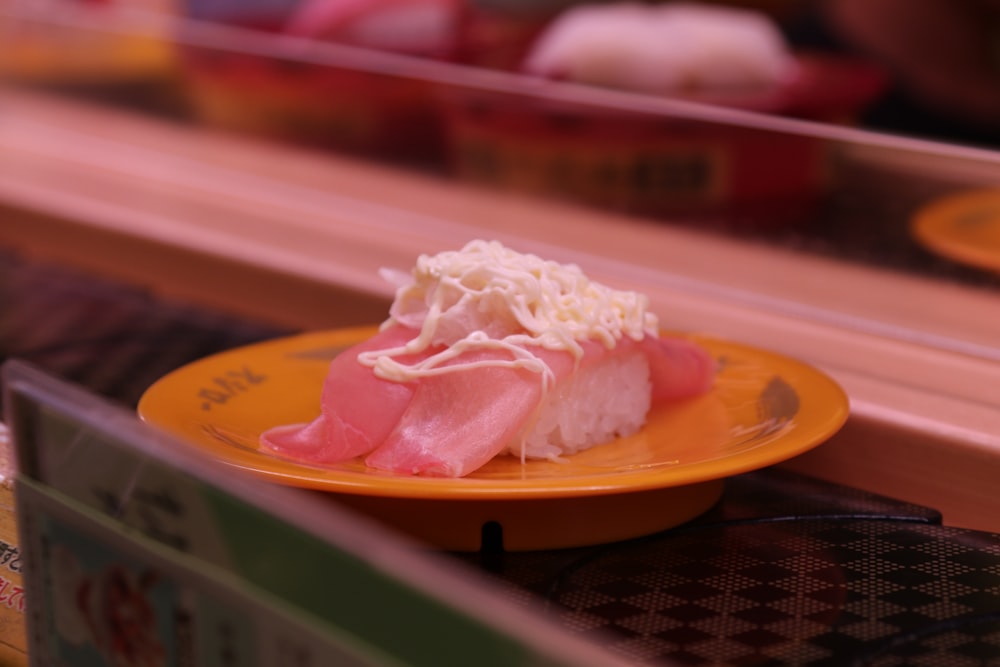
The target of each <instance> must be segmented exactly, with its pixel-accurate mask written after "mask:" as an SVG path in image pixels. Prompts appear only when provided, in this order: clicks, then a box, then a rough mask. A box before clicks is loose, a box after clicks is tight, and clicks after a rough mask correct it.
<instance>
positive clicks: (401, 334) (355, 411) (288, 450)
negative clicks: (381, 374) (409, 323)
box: [261, 326, 431, 463]
mask: <svg viewBox="0 0 1000 667" xmlns="http://www.w3.org/2000/svg"><path fill="white" fill-rule="evenodd" d="M416 335H417V332H416V331H415V330H413V329H410V328H407V327H403V326H394V327H391V328H389V329H386V330H385V331H381V332H379V333H377V334H376V335H375V336H373V337H372V338H369V339H368V340H366V341H364V342H362V343H359V344H357V345H355V346H353V347H351V348H349V349H347V350H345V351H344V352H342V353H340V354H339V355H337V356H336V357H335V358H334V359H333V360H332V361H331V362H330V367H329V369H328V372H327V375H326V379H325V381H324V382H323V391H322V394H321V398H320V409H321V413H320V415H319V416H318V417H317V418H316V419H314V420H313V421H312V422H310V423H308V424H291V425H287V426H278V427H275V428H272V429H270V430H268V431H265V432H264V434H263V435H262V436H261V443H262V445H263V446H264V447H266V448H267V449H270V450H272V451H273V452H275V453H277V454H280V455H282V456H286V457H288V458H291V459H295V460H297V461H304V462H309V463H336V462H338V461H343V460H345V459H350V458H353V457H355V456H363V455H364V454H367V453H368V452H370V451H371V450H373V449H374V448H375V447H377V446H378V445H379V444H381V443H382V441H384V440H385V439H386V436H388V435H389V433H390V432H391V431H392V429H393V428H394V427H395V426H396V424H397V423H399V420H400V419H401V418H402V416H403V414H404V413H405V412H406V409H407V407H408V406H409V404H410V401H411V400H412V399H413V395H414V391H415V390H416V383H414V382H393V381H390V380H383V379H381V378H378V377H376V376H375V373H374V372H373V371H372V369H371V368H370V367H368V366H365V365H363V364H361V363H360V362H359V361H358V354H360V353H361V352H365V351H369V350H381V349H389V348H394V347H398V346H400V345H403V344H405V343H406V342H408V341H409V340H411V339H412V338H414V337H415V336H416ZM429 354H431V351H427V352H426V353H424V354H421V355H410V356H407V357H401V360H404V361H414V360H416V359H419V358H421V357H422V356H427V355H429Z"/></svg>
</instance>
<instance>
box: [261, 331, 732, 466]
mask: <svg viewBox="0 0 1000 667" xmlns="http://www.w3.org/2000/svg"><path fill="white" fill-rule="evenodd" d="M416 335H417V331H416V330H414V329H409V328H407V327H403V326H399V325H396V326H393V327H391V328H389V329H386V330H385V331H382V332H380V333H379V334H377V335H376V336H374V337H373V338H371V339H369V340H367V341H365V342H363V343H360V344H359V345H356V346H354V347H352V348H351V349H350V350H348V351H346V352H344V353H342V354H340V355H339V356H338V357H337V358H336V359H334V360H333V362H332V363H331V365H330V369H329V373H328V375H327V378H326V381H325V383H324V386H323V393H322V414H321V415H320V416H319V417H317V418H316V419H315V420H314V421H313V422H311V423H309V424H299V425H292V426H280V427H277V428H274V429H271V430H269V431H267V432H266V433H265V434H264V436H262V442H263V444H264V446H265V447H267V448H269V449H271V450H273V451H275V452H276V453H279V454H282V455H284V456H287V457H289V458H293V459H297V460H302V461H307V462H313V463H335V462H338V461H343V460H346V459H350V458H354V457H357V456H364V457H366V458H365V463H366V464H367V465H368V466H370V467H372V468H376V469H380V470H384V471H387V472H393V473H399V474H407V475H426V476H437V477H462V476H465V475H467V474H469V473H470V472H472V471H474V470H476V469H478V468H479V467H481V466H482V465H484V464H485V463H486V462H487V461H489V460H490V459H492V458H493V457H495V456H497V455H498V454H500V453H501V452H503V451H504V450H505V448H507V447H508V445H509V444H510V443H511V442H512V441H513V440H514V439H515V438H517V437H518V435H519V434H521V433H522V431H523V430H524V429H525V428H526V426H527V425H528V424H529V422H530V420H531V419H532V418H533V417H534V416H535V414H536V410H537V408H538V406H539V404H540V403H541V401H542V400H543V398H544V392H545V391H546V389H545V387H544V386H543V380H542V376H541V375H540V374H539V373H537V372H533V371H531V370H528V369H526V368H520V367H511V366H509V365H490V363H491V362H506V361H509V360H510V356H511V355H510V352H509V351H505V350H502V349H499V350H498V349H479V350H469V351H466V352H464V353H462V354H461V355H460V356H458V357H456V358H455V359H453V360H451V361H450V362H448V365H461V366H463V368H462V369H461V370H456V371H455V372H444V373H440V374H434V375H428V376H425V377H422V378H420V379H419V380H413V381H410V382H394V381H390V380H383V379H380V378H378V377H377V376H376V375H375V373H374V371H373V369H372V368H371V367H370V366H366V365H363V364H362V363H361V362H359V361H358V359H357V357H358V354H359V353H361V352H364V351H368V350H380V349H390V348H396V347H399V346H401V345H403V344H404V343H406V342H407V341H409V340H410V339H412V338H413V337H415V336H416ZM582 347H583V355H582V356H581V357H580V358H579V361H578V360H577V359H576V358H575V357H574V355H573V354H571V353H570V352H566V351H562V350H546V349H544V348H540V347H539V348H532V352H533V353H534V354H535V355H536V356H537V357H538V358H539V359H540V360H541V361H543V362H544V363H545V364H546V365H547V366H548V368H549V369H550V370H551V371H552V376H553V377H554V380H555V383H554V384H555V385H558V383H560V382H563V381H566V380H568V379H569V378H570V377H571V376H572V375H573V374H574V373H575V372H577V371H579V370H581V369H586V368H588V367H589V366H592V365H594V364H597V363H599V362H600V361H601V360H602V359H605V358H606V357H608V356H609V355H618V354H623V355H624V354H635V353H636V352H637V351H640V352H641V353H642V354H643V355H645V356H646V358H647V360H648V362H649V367H650V382H651V385H652V401H653V403H654V404H655V403H657V402H663V401H669V400H680V399H683V398H686V397H690V396H695V395H698V394H701V393H704V392H705V391H707V390H708V389H710V388H711V385H712V382H713V379H714V375H715V362H714V360H713V359H712V358H711V356H710V355H709V354H708V353H707V352H706V351H705V350H704V349H703V348H701V347H700V346H699V345H698V344H697V343H694V342H692V341H687V340H684V339H679V338H658V337H654V336H646V337H645V338H644V339H643V340H642V341H641V342H636V341H633V340H632V339H630V338H623V339H621V340H620V341H618V344H617V345H616V347H615V348H614V349H611V350H609V349H608V348H606V347H605V346H604V345H601V344H599V343H596V342H593V341H584V342H582ZM436 351H439V350H438V349H431V350H426V351H425V352H423V353H420V354H416V355H409V356H408V357H401V358H399V360H400V361H408V362H410V363H412V362H414V361H417V360H420V359H423V358H426V357H428V356H430V355H431V354H433V353H434V352H436Z"/></svg>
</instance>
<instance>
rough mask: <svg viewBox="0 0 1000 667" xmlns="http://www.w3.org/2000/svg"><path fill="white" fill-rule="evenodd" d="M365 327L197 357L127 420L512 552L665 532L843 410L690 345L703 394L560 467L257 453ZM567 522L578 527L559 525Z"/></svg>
mask: <svg viewBox="0 0 1000 667" xmlns="http://www.w3.org/2000/svg"><path fill="white" fill-rule="evenodd" d="M373 332H374V329H371V328H358V329H344V330H337V331H325V332H317V333H309V334H304V335H300V336H294V337H290V338H283V339H278V340H273V341H268V342H264V343H259V344H256V345H251V346H248V347H243V348H238V349H234V350H230V351H227V352H223V353H221V354H217V355H214V356H211V357H208V358H206V359H203V360H200V361H197V362H195V363H193V364H190V365H188V366H185V367H183V368H181V369H179V370H177V371H174V372H173V373H171V374H169V375H167V376H165V377H164V378H162V379H161V380H159V381H158V382H156V383H155V384H154V385H153V386H152V387H150V388H149V389H148V390H147V392H146V393H145V395H144V396H143V397H142V400H141V401H140V404H139V414H140V416H141V417H142V418H143V419H144V420H145V421H146V422H148V423H150V424H153V425H156V426H158V427H160V428H161V429H164V430H166V431H169V432H172V433H173V434H175V435H177V436H179V437H180V438H182V439H184V440H186V441H189V442H191V443H193V444H194V445H195V446H196V447H198V448H200V449H201V450H203V451H204V452H206V453H207V454H209V455H211V456H212V457H215V458H217V459H219V460H221V461H223V462H225V463H228V464H230V465H233V466H236V467H238V468H242V469H244V470H246V471H248V472H250V473H252V474H254V475H257V476H260V477H263V478H265V479H268V480H271V481H274V482H278V483H281V484H286V485H292V486H299V487H305V488H311V489H317V490H323V491H329V492H334V493H335V494H336V497H337V498H338V499H340V500H343V501H345V502H346V503H347V504H349V505H353V506H355V507H356V508H358V509H360V510H362V511H364V512H367V513H369V514H374V515H376V516H377V517H379V518H381V519H383V520H386V521H388V522H389V523H391V524H394V525H397V526H399V527H401V528H403V529H404V530H407V531H408V532H411V533H414V534H416V535H417V536H418V537H421V538H423V539H426V540H429V541H431V542H433V543H435V544H438V545H441V546H445V547H447V548H457V549H468V548H477V547H478V545H479V538H480V533H481V529H482V528H483V526H484V525H486V524H489V523H495V524H497V525H499V526H501V527H502V530H503V537H504V544H505V546H506V548H511V549H520V548H550V547H563V546H571V545H574V544H583V543H592V542H599V541H608V540H614V539H624V538H627V537H633V536H636V535H641V534H645V533H648V532H653V531H655V530H659V529H663V528H667V527H670V526H673V525H677V524H678V523H681V522H683V521H686V520H688V519H690V518H692V517H693V516H697V514H699V513H701V512H703V511H704V510H705V509H707V508H708V507H710V506H711V504H712V503H714V502H715V500H717V499H718V497H719V495H720V494H721V492H722V483H721V482H722V480H724V479H725V478H726V477H728V476H732V475H735V474H738V473H741V472H746V471H750V470H754V469H757V468H761V467H764V466H767V465H771V464H773V463H777V462H780V461H783V460H785V459H788V458H790V457H793V456H795V455H797V454H799V453H802V452H804V451H806V450H808V449H810V448H812V447H814V446H816V445H818V444H819V443H821V442H823V441H824V440H825V439H827V438H828V437H829V436H831V435H832V434H833V433H835V432H836V431H837V430H838V429H839V428H840V427H841V425H842V424H843V423H844V421H845V419H846V418H847V413H848V401H847V398H846V396H845V394H844V392H843V391H842V390H841V388H840V387H839V386H838V385H837V384H836V383H835V382H833V381H832V380H831V379H830V378H829V377H827V376H826V375H824V374H823V373H821V372H820V371H818V370H817V369H815V368H813V367H811V366H808V365H806V364H803V363H801V362H798V361H796V360H793V359H790V358H787V357H784V356H781V355H778V354H773V353H770V352H765V351H763V350H759V349H754V348H751V347H747V346H743V345H739V344H736V343H731V342H726V341H721V340H715V339H709V338H700V337H696V339H697V340H698V341H699V342H700V343H701V344H702V345H704V346H705V347H706V348H707V349H708V350H709V351H710V352H711V353H712V354H713V355H714V356H715V357H716V358H717V359H718V360H719V373H718V377H717V380H716V384H715V388H714V389H713V390H712V391H711V392H710V393H709V394H707V395H704V396H700V397H697V398H693V399H689V400H685V401H680V402H677V403H674V404H670V405H666V406H663V407H659V408H656V409H655V410H654V411H653V412H652V414H651V415H650V419H649V421H648V423H647V425H646V427H645V429H643V431H642V432H640V433H639V434H637V435H635V436H632V437H629V438H622V439H619V440H616V441H614V442H610V443H607V444H605V445H600V446H597V447H594V448H592V449H590V450H588V451H586V452H583V453H580V454H577V455H574V456H572V457H569V458H568V459H567V460H566V461H565V462H563V463H555V462H549V461H528V462H527V463H525V464H523V465H522V463H521V461H520V460H519V459H517V458H515V457H510V456H501V457H497V458H495V459H494V460H493V461H491V462H490V463H488V464H487V465H486V466H484V467H483V468H480V469H479V470H477V471H476V472H474V473H473V474H471V475H469V476H467V477H464V478H460V479H441V478H425V477H414V476H401V475H393V474H389V473H383V472H379V471H376V470H372V469H369V468H367V467H366V466H365V465H364V463H363V462H361V461H360V460H351V461H346V462H344V463H342V464H338V465H333V466H324V467H319V466H314V465H307V464H301V463H297V462H295V461H292V460H288V459H284V458H280V457H277V456H275V455H273V454H271V453H268V452H265V451H261V450H259V449H258V437H259V435H260V433H261V432H262V431H263V430H264V429H266V428H269V427H271V426H275V425H278V424H287V423H296V422H306V421H309V420H311V419H313V418H314V417H315V416H316V414H318V411H319V395H320V388H321V386H322V382H323V378H324V376H325V374H326V370H327V367H328V365H329V361H330V359H331V358H333V356H334V355H335V354H337V353H338V352H339V351H341V350H343V349H344V348H346V347H347V346H349V345H351V344H353V343H356V342H358V341H360V340H363V339H364V338H366V337H368V336H370V335H371V334H372V333H373ZM457 501H468V502H457ZM546 515H548V518H546ZM567 516H575V517H578V519H577V520H578V521H579V522H580V525H579V526H573V525H570V524H572V522H571V521H570V522H567V520H566V517H567ZM552 523H555V524H558V529H556V528H554V527H553V526H552V525H550V524H552Z"/></svg>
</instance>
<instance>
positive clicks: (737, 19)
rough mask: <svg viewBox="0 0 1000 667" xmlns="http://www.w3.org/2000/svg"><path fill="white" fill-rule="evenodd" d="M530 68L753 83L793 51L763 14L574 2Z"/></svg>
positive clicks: (709, 85) (611, 83)
mask: <svg viewBox="0 0 1000 667" xmlns="http://www.w3.org/2000/svg"><path fill="white" fill-rule="evenodd" d="M523 68H524V70H525V71H526V72H529V73H532V74H538V75H541V76H546V77H552V78H557V79H567V80H570V81H575V82H579V83H587V84H592V85H599V86H606V87H614V88H623V89H626V90H633V91H637V92H648V93H670V92H677V91H684V90H692V89H718V88H759V87H764V86H771V85H774V84H777V83H780V82H781V81H783V80H786V79H789V78H791V76H792V75H793V73H794V70H795V69H796V64H795V59H794V57H793V55H792V54H791V53H790V51H789V49H788V48H787V46H786V44H785V40H784V37H783V36H782V34H781V32H780V30H779V29H778V27H777V26H776V25H775V24H774V22H773V21H772V20H771V19H770V18H769V17H768V16H767V15H765V14H763V13H761V12H758V11H754V10H750V9H739V8H735V7H720V6H710V5H702V4H697V3H680V2H672V3H666V4H661V5H644V4H639V3H630V2H627V3H612V4H601V5H580V6H577V7H574V8H572V9H569V10H567V11H565V12H563V13H562V14H560V15H559V16H558V17H557V18H556V19H555V20H554V21H553V22H552V24H551V25H550V26H549V27H548V29H547V30H546V31H545V32H544V33H543V35H542V36H541V37H540V38H539V39H538V40H537V41H536V43H535V44H534V45H533V47H532V49H531V51H530V53H529V54H528V56H527V58H526V60H525V62H524V67H523Z"/></svg>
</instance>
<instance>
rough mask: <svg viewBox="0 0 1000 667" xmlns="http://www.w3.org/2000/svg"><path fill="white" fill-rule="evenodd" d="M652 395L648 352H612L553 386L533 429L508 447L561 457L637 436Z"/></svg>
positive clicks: (530, 455)
mask: <svg viewBox="0 0 1000 667" xmlns="http://www.w3.org/2000/svg"><path fill="white" fill-rule="evenodd" d="M650 396H651V384H650V376H649V362H648V361H647V359H646V356H645V355H644V354H642V353H641V352H639V351H636V352H634V353H630V354H626V355H610V356H608V357H607V358H605V359H603V360H602V361H601V362H599V363H597V364H595V365H594V366H591V367H588V368H584V369H582V370H580V371H578V372H577V373H574V374H573V375H572V376H571V377H570V378H569V379H567V380H565V381H563V382H560V383H559V384H558V385H556V386H555V387H553V388H552V389H551V390H550V391H549V392H548V393H547V395H546V397H545V400H544V401H542V403H541V405H540V406H539V409H538V413H537V416H536V418H535V419H534V420H533V421H532V422H531V423H530V424H529V426H528V431H527V433H525V434H524V435H523V436H522V437H518V438H517V439H515V440H514V441H513V442H511V444H510V445H509V446H508V450H507V451H508V453H510V454H512V455H514V456H517V457H521V458H525V459H550V460H559V459H560V458H561V457H563V456H567V455H570V454H575V453H577V452H580V451H583V450H585V449H589V448H590V447H593V446H595V445H600V444H603V443H606V442H610V441H611V440H614V439H615V438H617V437H624V436H628V435H632V434H633V433H636V432H637V431H638V430H639V429H641V428H642V426H643V424H645V422H646V416H647V414H648V412H649V406H650V402H651V399H650ZM522 447H523V449H522Z"/></svg>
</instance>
